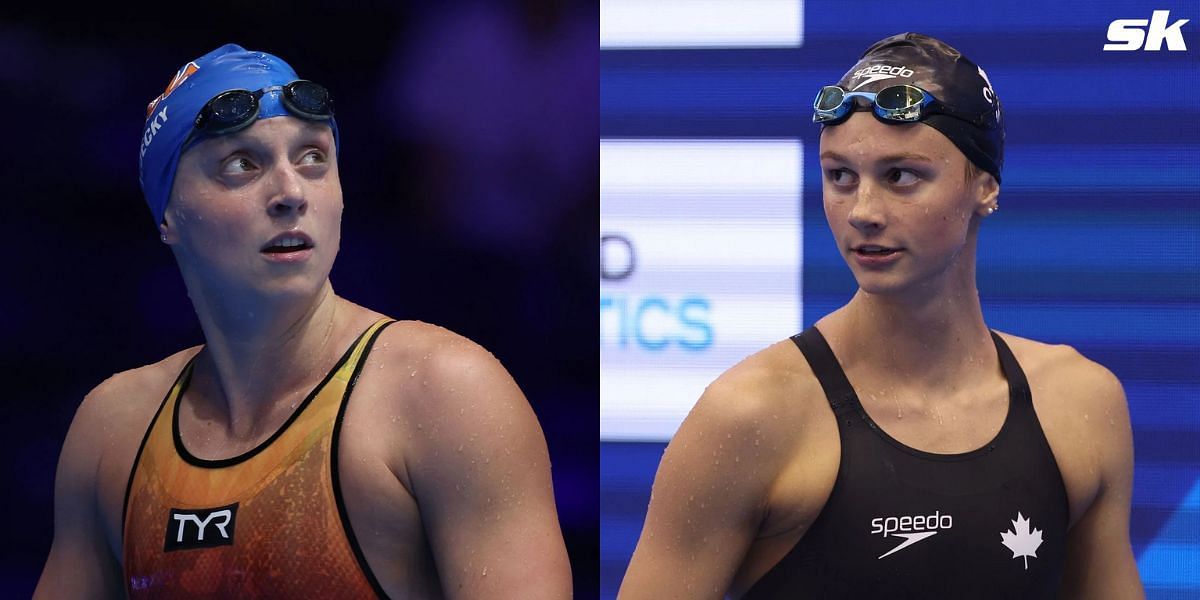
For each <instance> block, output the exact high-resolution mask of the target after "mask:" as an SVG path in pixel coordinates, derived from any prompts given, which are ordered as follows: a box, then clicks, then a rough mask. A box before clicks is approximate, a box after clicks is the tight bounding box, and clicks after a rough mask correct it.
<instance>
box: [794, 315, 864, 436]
mask: <svg viewBox="0 0 1200 600" xmlns="http://www.w3.org/2000/svg"><path fill="white" fill-rule="evenodd" d="M792 342H793V343H795V344H796V347H797V348H799V349H800V352H801V354H803V355H804V358H805V359H806V360H808V364H809V366H811V367H812V370H813V374H814V375H816V376H817V381H818V382H820V384H821V389H822V390H824V391H825V399H826V400H828V401H829V407H830V408H832V409H833V414H835V415H837V416H838V417H841V416H843V414H844V413H846V412H849V411H850V410H851V409H854V408H856V407H857V406H858V394H855V393H854V386H852V385H850V380H849V379H846V372H845V371H843V370H842V366H841V365H840V364H838V360H837V356H835V355H834V354H833V349H832V348H830V347H829V342H827V341H825V336H823V335H821V332H820V331H818V330H817V328H816V327H809V328H808V329H806V330H804V331H803V332H801V333H797V334H796V335H793V336H792Z"/></svg>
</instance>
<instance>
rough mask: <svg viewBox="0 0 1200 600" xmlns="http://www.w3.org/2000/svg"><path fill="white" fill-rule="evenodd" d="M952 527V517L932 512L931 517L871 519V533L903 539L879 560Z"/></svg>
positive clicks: (880, 556)
mask: <svg viewBox="0 0 1200 600" xmlns="http://www.w3.org/2000/svg"><path fill="white" fill-rule="evenodd" d="M953 527H954V517H951V516H950V515H943V514H942V513H941V512H940V511H936V510H935V511H933V514H932V515H915V516H908V515H905V516H902V517H875V518H874V519H871V533H873V534H878V535H882V536H883V537H888V536H892V537H898V538H904V541H903V542H900V545H899V546H896V547H895V548H892V549H891V550H888V551H887V552H884V553H883V554H880V555H879V558H883V557H885V556H888V555H889V554H895V553H897V552H899V551H901V550H903V549H905V548H907V547H909V546H911V545H913V544H915V543H917V542H919V541H921V540H924V539H927V538H931V537H933V536H935V535H937V533H938V531H939V530H943V529H951V528H953Z"/></svg>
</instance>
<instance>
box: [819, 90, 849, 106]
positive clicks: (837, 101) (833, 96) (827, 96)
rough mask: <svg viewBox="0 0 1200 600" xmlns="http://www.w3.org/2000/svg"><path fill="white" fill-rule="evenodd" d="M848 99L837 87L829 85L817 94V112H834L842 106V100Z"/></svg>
mask: <svg viewBox="0 0 1200 600" xmlns="http://www.w3.org/2000/svg"><path fill="white" fill-rule="evenodd" d="M845 97H846V92H845V91H843V90H842V88H840V87H837V86H836V85H827V86H825V87H823V88H821V91H819V92H817V101H816V102H815V103H814V104H815V105H816V109H817V110H833V109H835V108H837V107H839V106H841V104H842V99H843V98H845Z"/></svg>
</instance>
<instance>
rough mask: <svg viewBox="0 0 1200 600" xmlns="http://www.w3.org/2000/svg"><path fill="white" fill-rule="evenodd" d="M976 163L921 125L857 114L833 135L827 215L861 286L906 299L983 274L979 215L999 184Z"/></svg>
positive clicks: (828, 140) (824, 161) (825, 177)
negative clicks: (979, 270)
mask: <svg viewBox="0 0 1200 600" xmlns="http://www.w3.org/2000/svg"><path fill="white" fill-rule="evenodd" d="M966 167H967V159H966V157H965V156H963V154H962V152H960V151H959V150H958V148H956V147H955V146H954V144H953V143H951V142H950V140H949V139H947V138H946V137H945V136H943V135H942V134H941V133H939V132H938V131H937V130H935V129H933V128H932V127H928V126H926V125H922V124H920V123H914V124H908V125H891V124H884V123H881V122H879V121H878V120H877V119H876V118H875V117H874V116H873V115H871V114H869V113H865V112H856V113H853V114H852V115H851V116H850V117H849V118H848V119H847V120H846V121H845V122H843V123H841V124H840V125H835V126H832V127H826V128H825V129H824V131H823V132H822V133H821V179H822V190H823V195H824V206H825V216H826V218H827V219H828V220H829V227H830V229H831V230H832V231H833V236H834V239H835V240H836V241H837V244H838V248H839V250H840V251H841V253H842V256H843V258H845V260H846V262H847V264H849V265H850V270H851V271H853V272H854V277H855V279H856V280H857V281H858V284H859V287H861V288H862V289H863V290H864V291H866V292H868V293H879V294H886V293H897V292H903V291H905V290H910V289H916V288H918V287H926V286H928V285H931V284H932V285H934V286H935V287H937V288H940V287H941V285H942V284H944V283H945V282H946V281H947V277H952V276H953V274H958V275H960V276H963V277H966V276H969V275H973V273H974V270H973V265H974V260H975V256H974V245H975V235H976V231H977V228H978V223H979V219H980V218H981V217H982V216H984V215H986V214H987V209H988V207H989V206H994V204H995V199H996V196H997V195H998V193H999V187H998V185H997V184H996V183H995V179H993V178H992V177H991V175H988V174H986V173H984V174H981V175H979V176H978V177H974V178H972V179H971V180H970V181H968V180H967V178H966ZM970 284H971V285H972V286H973V285H974V282H973V280H972V281H971V282H970Z"/></svg>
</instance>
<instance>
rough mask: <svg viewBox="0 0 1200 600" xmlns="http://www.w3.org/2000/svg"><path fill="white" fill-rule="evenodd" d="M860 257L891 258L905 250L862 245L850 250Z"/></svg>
mask: <svg viewBox="0 0 1200 600" xmlns="http://www.w3.org/2000/svg"><path fill="white" fill-rule="evenodd" d="M850 250H851V251H853V252H854V253H855V254H858V255H859V256H891V255H893V254H895V253H897V252H900V251H901V250H904V248H898V247H892V246H881V245H878V244H862V245H859V246H854V247H853V248H851V249H850Z"/></svg>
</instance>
